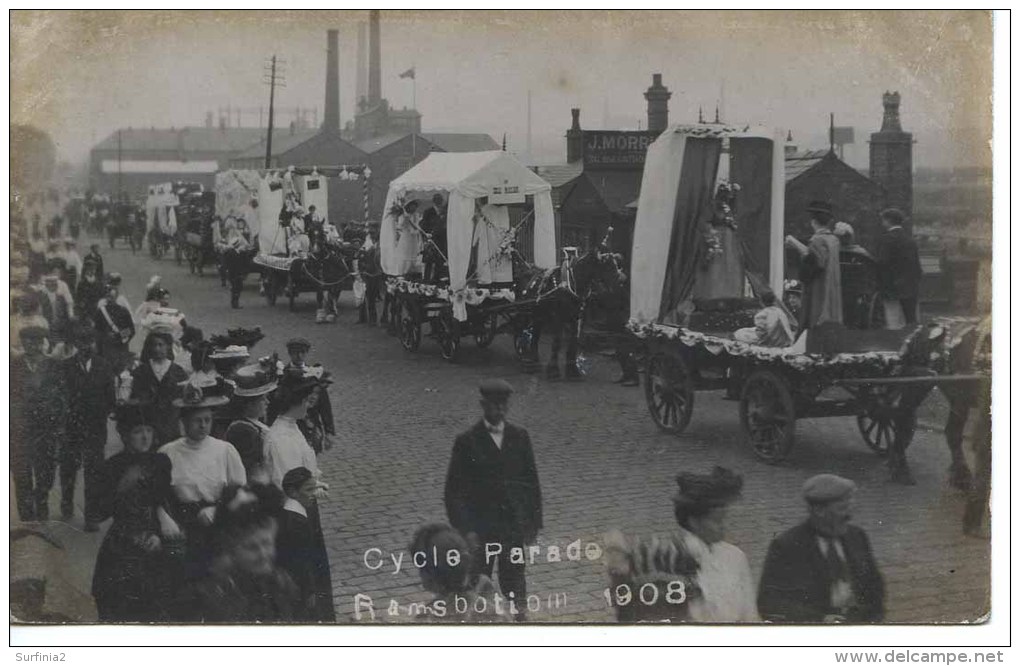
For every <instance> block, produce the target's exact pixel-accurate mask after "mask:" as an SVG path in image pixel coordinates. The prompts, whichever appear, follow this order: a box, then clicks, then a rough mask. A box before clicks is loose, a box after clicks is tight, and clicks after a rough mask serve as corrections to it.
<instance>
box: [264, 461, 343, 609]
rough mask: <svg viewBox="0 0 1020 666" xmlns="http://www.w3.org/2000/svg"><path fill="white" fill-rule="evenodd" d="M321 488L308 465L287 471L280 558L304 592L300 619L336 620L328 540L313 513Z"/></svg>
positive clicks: (278, 547) (278, 549)
mask: <svg viewBox="0 0 1020 666" xmlns="http://www.w3.org/2000/svg"><path fill="white" fill-rule="evenodd" d="M317 489H318V484H317V483H316V481H315V477H314V476H313V475H312V473H311V472H310V471H309V470H308V469H307V468H305V467H295V468H294V469H292V470H290V471H289V472H287V473H286V474H285V475H284V477H283V492H284V494H285V495H286V499H285V500H284V502H283V507H282V510H281V511H280V513H279V514H278V516H277V523H278V525H279V531H278V533H277V536H276V558H277V563H278V564H279V565H280V568H282V569H283V570H284V571H286V572H287V573H288V574H290V577H291V578H292V579H293V580H294V582H295V583H296V584H297V586H298V590H299V591H300V593H301V605H300V607H299V608H298V611H297V613H298V614H297V617H296V619H298V620H304V621H307V622H335V621H336V613H335V611H334V609H333V583H332V580H331V578H330V573H329V556H328V555H327V554H326V542H325V540H324V539H323V536H322V528H321V527H320V525H319V522H318V521H317V520H314V518H315V516H314V515H311V514H309V511H310V510H312V511H314V509H315V507H316V501H315V491H316V490H317Z"/></svg>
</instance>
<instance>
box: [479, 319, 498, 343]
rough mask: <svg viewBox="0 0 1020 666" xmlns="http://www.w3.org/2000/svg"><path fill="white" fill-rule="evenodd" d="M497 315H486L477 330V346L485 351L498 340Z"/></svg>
mask: <svg viewBox="0 0 1020 666" xmlns="http://www.w3.org/2000/svg"><path fill="white" fill-rule="evenodd" d="M496 328H497V321H496V315H486V316H484V317H482V321H481V322H479V323H478V325H477V327H476V328H475V346H477V347H478V348H479V349H485V348H486V347H488V346H489V345H491V344H492V341H493V340H495V339H496Z"/></svg>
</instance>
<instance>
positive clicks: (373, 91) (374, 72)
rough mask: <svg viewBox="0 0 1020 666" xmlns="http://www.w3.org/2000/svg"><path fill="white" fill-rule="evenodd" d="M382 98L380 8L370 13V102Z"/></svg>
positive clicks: (372, 104) (375, 101)
mask: <svg viewBox="0 0 1020 666" xmlns="http://www.w3.org/2000/svg"><path fill="white" fill-rule="evenodd" d="M381 99H382V55H381V49H380V44H379V10H378V9H373V10H371V11H370V12H369V13H368V103H369V105H370V106H375V105H376V104H378V103H379V100H381Z"/></svg>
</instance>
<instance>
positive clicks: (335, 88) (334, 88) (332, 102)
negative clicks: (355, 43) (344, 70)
mask: <svg viewBox="0 0 1020 666" xmlns="http://www.w3.org/2000/svg"><path fill="white" fill-rule="evenodd" d="M339 34H340V33H339V32H338V31H336V30H327V31H326V106H325V112H324V113H323V114H322V131H323V132H327V133H330V134H335V133H337V132H339V131H340V48H339V46H338V40H339Z"/></svg>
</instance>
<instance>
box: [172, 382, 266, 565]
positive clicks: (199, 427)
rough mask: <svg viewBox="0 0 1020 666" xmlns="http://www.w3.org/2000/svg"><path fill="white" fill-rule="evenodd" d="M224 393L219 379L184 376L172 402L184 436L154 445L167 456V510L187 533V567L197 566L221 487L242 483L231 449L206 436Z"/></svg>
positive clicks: (225, 388)
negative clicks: (170, 493)
mask: <svg viewBox="0 0 1020 666" xmlns="http://www.w3.org/2000/svg"><path fill="white" fill-rule="evenodd" d="M229 392H230V387H229V385H228V384H227V383H226V382H225V381H223V379H222V378H219V379H218V380H214V381H211V382H202V381H194V380H186V381H185V382H184V383H183V384H182V385H181V386H180V397H179V398H177V399H175V400H174V401H173V406H174V407H176V408H177V409H178V410H179V411H180V422H181V426H182V430H183V432H184V436H183V437H180V438H178V439H175V440H173V441H171V442H169V443H167V444H164V445H163V446H162V447H161V448H160V449H159V452H160V453H162V454H164V455H166V456H167V457H168V458H170V463H171V487H172V490H173V496H174V501H173V503H172V513H173V517H174V519H175V520H177V522H178V523H179V524H180V525H181V527H182V528H183V529H184V531H185V534H186V536H187V540H188V549H189V557H188V559H189V561H190V562H191V564H192V566H193V570H194V569H200V568H201V566H202V564H203V561H204V558H205V557H206V555H207V552H206V547H207V539H208V527H209V525H211V524H212V521H213V518H214V517H215V509H214V507H215V506H216V502H218V501H219V499H220V495H221V494H222V492H223V489H224V488H226V487H227V486H228V485H230V484H239V485H244V484H245V483H246V482H247V479H248V477H247V475H246V474H245V471H244V465H243V464H242V463H241V457H240V456H239V455H238V454H237V450H236V449H234V447H233V446H231V445H230V444H229V443H228V442H225V441H223V440H222V439H217V438H215V437H211V436H210V434H209V433H210V431H211V429H212V422H213V411H214V410H215V409H217V408H219V407H222V406H223V405H225V404H227V403H228V402H230V398H229Z"/></svg>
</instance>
